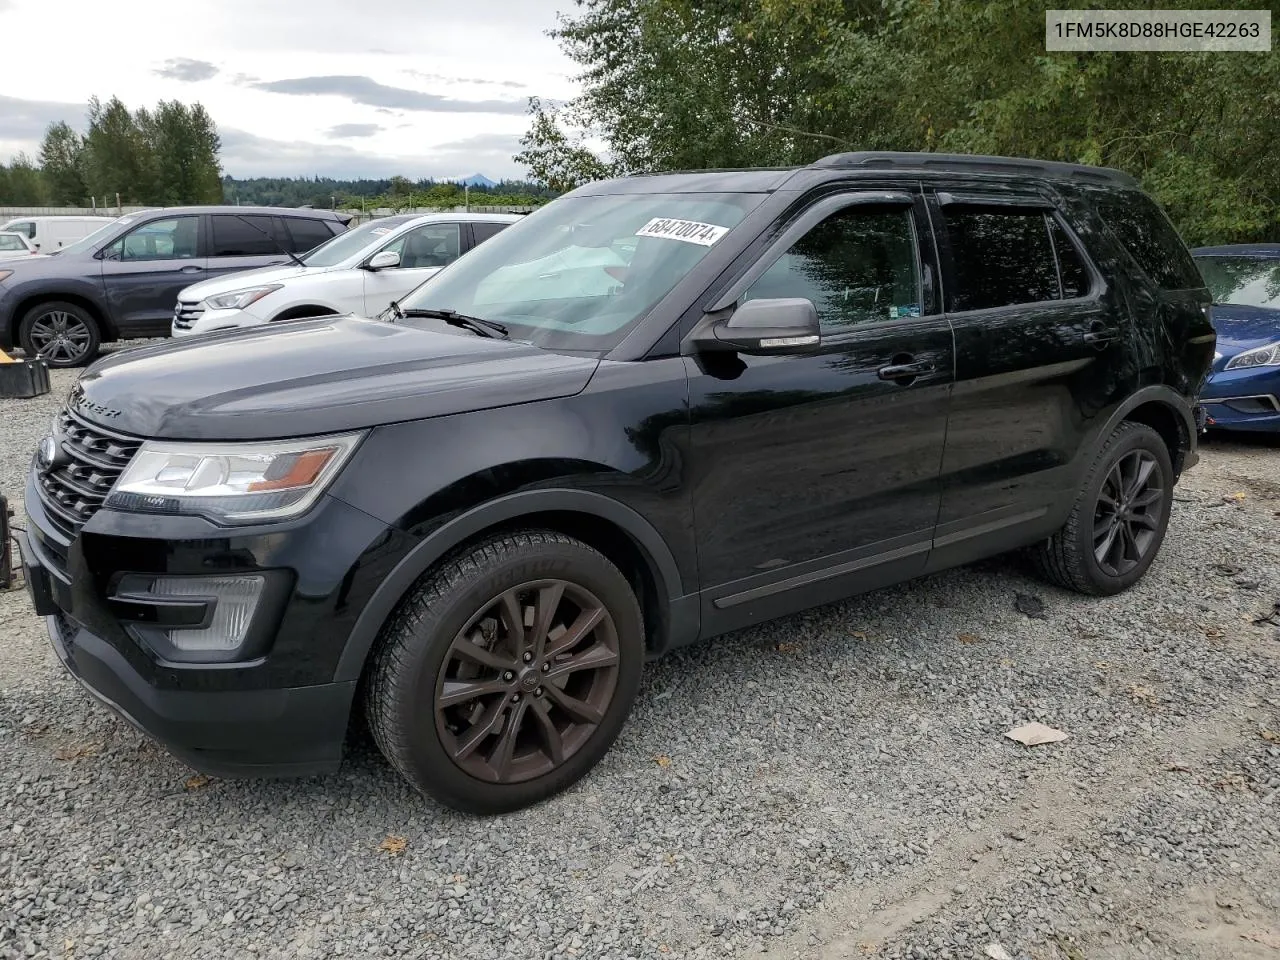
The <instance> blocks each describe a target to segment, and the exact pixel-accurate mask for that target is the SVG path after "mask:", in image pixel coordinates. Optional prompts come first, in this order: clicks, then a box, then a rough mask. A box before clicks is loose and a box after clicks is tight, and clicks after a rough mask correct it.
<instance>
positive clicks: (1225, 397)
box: [1200, 367, 1280, 432]
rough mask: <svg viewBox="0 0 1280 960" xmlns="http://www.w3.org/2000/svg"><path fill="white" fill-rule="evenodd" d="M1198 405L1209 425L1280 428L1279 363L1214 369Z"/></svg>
mask: <svg viewBox="0 0 1280 960" xmlns="http://www.w3.org/2000/svg"><path fill="white" fill-rule="evenodd" d="M1200 405H1201V407H1203V408H1204V411H1205V415H1206V416H1207V418H1208V425H1209V427H1211V428H1215V429H1220V430H1250V431H1266V432H1271V431H1276V432H1280V367H1259V368H1255V369H1244V370H1223V371H1217V372H1215V373H1214V374H1213V375H1211V376H1210V378H1209V382H1208V383H1206V384H1205V388H1204V390H1203V391H1202V392H1201V394H1200Z"/></svg>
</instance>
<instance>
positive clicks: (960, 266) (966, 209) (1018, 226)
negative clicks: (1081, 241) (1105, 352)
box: [943, 205, 1090, 312]
mask: <svg viewBox="0 0 1280 960" xmlns="http://www.w3.org/2000/svg"><path fill="white" fill-rule="evenodd" d="M943 220H944V222H945V224H946V231H947V242H948V244H949V246H950V248H951V263H952V271H951V275H950V276H949V277H948V278H947V283H946V288H947V309H948V310H949V311H951V312H959V311H963V310H989V309H992V308H995V307H1011V306H1016V305H1018V304H1023V303H1043V302H1046V301H1052V300H1070V299H1072V298H1074V297H1082V296H1084V295H1085V294H1087V293H1088V292H1089V288H1090V274H1089V268H1088V267H1087V266H1086V265H1085V262H1084V260H1083V258H1082V257H1081V255H1080V252H1079V251H1078V250H1077V249H1076V247H1075V245H1074V244H1073V243H1072V242H1071V238H1070V237H1069V236H1068V235H1067V231H1066V230H1065V229H1064V228H1063V226H1062V224H1060V223H1059V222H1058V221H1057V219H1056V218H1055V217H1054V216H1053V215H1052V214H1051V213H1048V212H1047V211H1045V210H1041V209H1038V208H1034V209H1033V208H1026V209H1016V208H1009V207H983V206H964V205H949V206H947V207H946V208H945V209H944V210H943Z"/></svg>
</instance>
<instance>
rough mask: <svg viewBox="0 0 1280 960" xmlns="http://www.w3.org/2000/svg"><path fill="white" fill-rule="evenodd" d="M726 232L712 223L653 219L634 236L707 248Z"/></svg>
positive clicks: (668, 218) (725, 228)
mask: <svg viewBox="0 0 1280 960" xmlns="http://www.w3.org/2000/svg"><path fill="white" fill-rule="evenodd" d="M728 232H729V228H728V227H717V226H716V225H715V224H714V223H699V222H698V221H697V220H672V219H671V218H670V217H654V218H653V219H652V220H650V221H649V222H648V223H646V224H645V225H644V226H643V227H641V228H640V229H639V230H637V231H636V236H637V237H664V238H666V239H667V240H683V241H684V242H685V243H696V244H699V245H700V246H703V247H709V246H711V245H712V244H713V243H715V242H716V241H717V240H719V239H720V238H721V237H723V236H724V235H725V234H726V233H728Z"/></svg>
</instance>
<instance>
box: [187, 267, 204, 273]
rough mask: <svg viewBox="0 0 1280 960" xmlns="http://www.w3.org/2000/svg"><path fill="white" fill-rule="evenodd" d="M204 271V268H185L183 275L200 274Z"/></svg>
mask: <svg viewBox="0 0 1280 960" xmlns="http://www.w3.org/2000/svg"><path fill="white" fill-rule="evenodd" d="M202 270H204V267H183V268H182V272H183V273H200V272H201V271H202Z"/></svg>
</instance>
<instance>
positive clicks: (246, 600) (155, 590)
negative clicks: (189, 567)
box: [148, 576, 266, 653]
mask: <svg viewBox="0 0 1280 960" xmlns="http://www.w3.org/2000/svg"><path fill="white" fill-rule="evenodd" d="M265 583H266V580H265V578H263V577H260V576H250V577H158V578H156V580H155V581H154V582H153V583H152V584H151V589H150V590H149V591H148V593H150V594H151V595H152V596H161V597H174V598H175V599H186V598H192V599H196V598H201V597H212V598H213V599H215V600H216V603H215V604H214V607H213V616H212V617H211V618H210V620H209V624H208V626H204V627H176V628H170V629H168V630H166V631H165V632H166V633H167V634H168V638H169V642H170V643H172V644H173V645H174V647H175V648H176V649H178V650H181V651H183V652H184V653H195V652H197V651H201V652H203V651H208V652H210V653H225V652H227V651H229V650H235V649H236V648H238V647H240V646H241V645H243V644H244V641H245V638H246V637H247V636H248V635H249V624H250V623H252V622H253V611H254V610H256V609H257V607H258V600H259V599H260V598H261V597H262V588H263V585H264V584H265Z"/></svg>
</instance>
